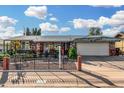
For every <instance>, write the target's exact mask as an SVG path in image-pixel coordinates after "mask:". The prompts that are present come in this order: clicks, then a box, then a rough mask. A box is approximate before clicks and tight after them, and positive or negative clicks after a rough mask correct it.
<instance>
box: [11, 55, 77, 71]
mask: <svg viewBox="0 0 124 93" xmlns="http://www.w3.org/2000/svg"><path fill="white" fill-rule="evenodd" d="M59 65H61V68H60V67H59ZM9 70H25V71H57V70H58V71H61V70H62V71H63V70H76V64H75V61H74V60H69V59H68V58H67V57H62V62H61V64H59V60H58V58H54V57H53V56H49V57H48V58H45V57H44V56H43V57H29V58H26V57H25V56H20V55H19V56H17V55H16V56H14V57H11V60H10V65H9Z"/></svg>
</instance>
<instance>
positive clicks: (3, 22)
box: [0, 16, 17, 28]
mask: <svg viewBox="0 0 124 93" xmlns="http://www.w3.org/2000/svg"><path fill="white" fill-rule="evenodd" d="M16 23H17V20H15V19H13V18H9V17H7V16H0V27H1V28H6V27H9V26H13V25H15V24H16Z"/></svg>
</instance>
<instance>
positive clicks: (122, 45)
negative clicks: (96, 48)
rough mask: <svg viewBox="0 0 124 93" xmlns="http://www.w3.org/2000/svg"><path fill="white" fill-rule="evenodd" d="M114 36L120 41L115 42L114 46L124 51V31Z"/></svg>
mask: <svg viewBox="0 0 124 93" xmlns="http://www.w3.org/2000/svg"><path fill="white" fill-rule="evenodd" d="M115 38H119V39H120V41H118V42H116V43H115V47H116V48H119V49H120V50H121V51H122V52H123V53H124V32H120V33H118V34H117V35H116V36H115Z"/></svg>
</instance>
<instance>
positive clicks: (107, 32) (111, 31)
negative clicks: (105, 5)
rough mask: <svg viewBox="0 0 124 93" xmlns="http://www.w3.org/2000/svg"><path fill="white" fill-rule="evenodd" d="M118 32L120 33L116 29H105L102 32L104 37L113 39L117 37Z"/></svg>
mask: <svg viewBox="0 0 124 93" xmlns="http://www.w3.org/2000/svg"><path fill="white" fill-rule="evenodd" d="M119 32H120V31H119V30H118V28H112V29H105V30H103V35H104V36H110V37H114V36H115V35H117V34H118V33H119Z"/></svg>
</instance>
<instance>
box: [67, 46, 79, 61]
mask: <svg viewBox="0 0 124 93" xmlns="http://www.w3.org/2000/svg"><path fill="white" fill-rule="evenodd" d="M68 54H69V55H68V56H69V58H70V59H76V58H77V51H76V48H74V47H72V48H70V49H69V53H68Z"/></svg>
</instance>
